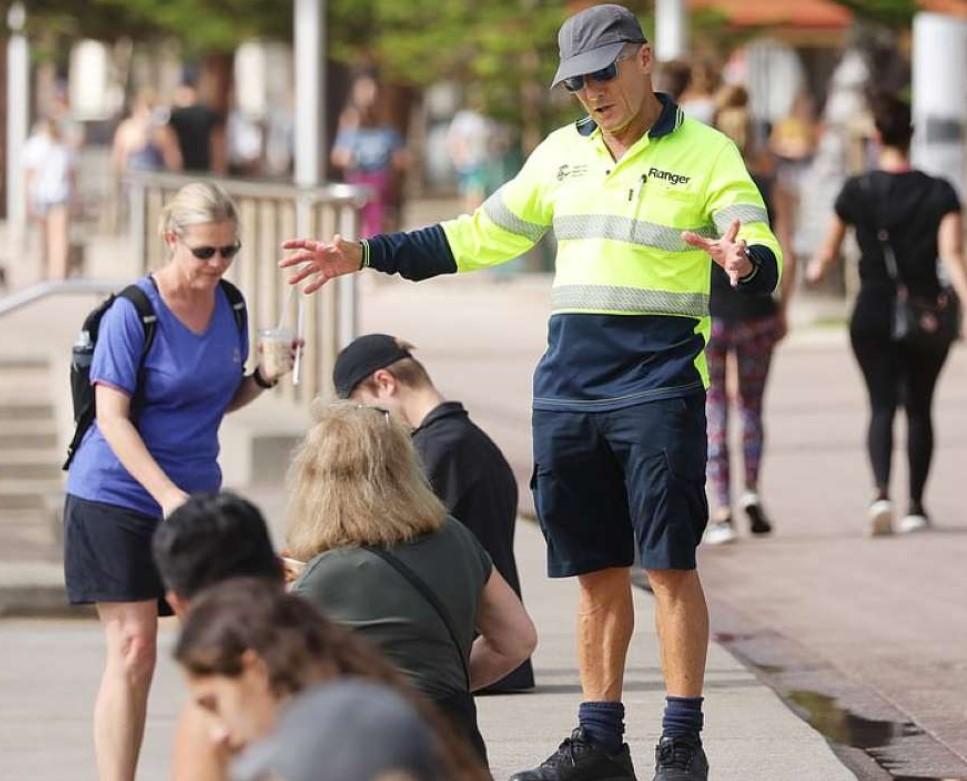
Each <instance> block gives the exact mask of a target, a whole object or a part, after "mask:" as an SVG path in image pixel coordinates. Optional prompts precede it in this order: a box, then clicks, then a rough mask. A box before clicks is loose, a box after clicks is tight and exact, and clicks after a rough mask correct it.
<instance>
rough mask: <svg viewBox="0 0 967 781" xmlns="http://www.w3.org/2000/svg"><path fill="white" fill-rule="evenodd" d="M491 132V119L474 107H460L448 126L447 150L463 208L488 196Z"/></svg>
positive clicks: (473, 207)
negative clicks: (455, 173)
mask: <svg viewBox="0 0 967 781" xmlns="http://www.w3.org/2000/svg"><path fill="white" fill-rule="evenodd" d="M492 133H493V124H492V122H491V121H490V120H489V119H488V118H487V117H485V116H484V115H483V114H482V113H481V112H480V111H478V110H477V109H475V108H472V107H465V108H462V109H460V110H459V111H458V112H457V113H456V114H455V115H454V117H453V119H452V120H451V121H450V127H449V128H448V129H447V152H448V153H449V155H450V162H451V163H452V164H453V168H454V170H455V171H456V172H457V185H458V187H459V189H460V197H461V198H462V200H463V207H462V208H463V210H464V211H466V212H472V211H473V210H474V209H476V208H477V207H479V206H480V204H482V203H483V201H484V198H485V197H486V196H487V166H488V165H489V164H490V160H491V143H490V136H491V134H492Z"/></svg>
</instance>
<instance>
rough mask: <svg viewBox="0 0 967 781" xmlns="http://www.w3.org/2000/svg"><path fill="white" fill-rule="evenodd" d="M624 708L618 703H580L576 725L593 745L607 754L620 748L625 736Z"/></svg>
mask: <svg viewBox="0 0 967 781" xmlns="http://www.w3.org/2000/svg"><path fill="white" fill-rule="evenodd" d="M624 719H625V706H624V705H623V704H622V703H620V702H582V703H581V706H580V707H579V708H578V723H579V724H580V725H581V726H582V727H583V728H584V731H585V733H587V736H588V737H589V738H591V740H592V741H593V742H594V744H595V745H597V746H600V747H601V748H603V749H604V750H605V751H607V752H608V753H609V754H614V753H615V752H616V751H618V750H619V749H620V748H621V744H622V743H623V742H624V734H625V721H624Z"/></svg>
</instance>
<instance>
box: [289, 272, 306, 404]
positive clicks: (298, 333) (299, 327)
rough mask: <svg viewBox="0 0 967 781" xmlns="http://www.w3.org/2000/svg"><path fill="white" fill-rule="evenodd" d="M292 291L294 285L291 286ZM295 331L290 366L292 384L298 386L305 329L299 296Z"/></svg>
mask: <svg viewBox="0 0 967 781" xmlns="http://www.w3.org/2000/svg"><path fill="white" fill-rule="evenodd" d="M292 287H293V290H294V289H295V285H293V286H292ZM296 312H297V314H296V329H295V338H296V340H297V344H296V348H295V363H294V364H293V366H292V384H293V385H298V384H299V378H300V376H301V374H302V332H303V330H304V327H305V307H304V306H303V297H302V296H299V300H298V302H297V303H296Z"/></svg>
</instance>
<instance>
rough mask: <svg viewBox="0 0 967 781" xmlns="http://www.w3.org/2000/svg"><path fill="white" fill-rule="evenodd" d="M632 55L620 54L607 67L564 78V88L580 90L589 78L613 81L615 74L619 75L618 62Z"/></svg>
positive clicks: (574, 90)
mask: <svg viewBox="0 0 967 781" xmlns="http://www.w3.org/2000/svg"><path fill="white" fill-rule="evenodd" d="M629 56H631V55H628V54H619V55H618V56H617V57H616V58H615V61H614V62H612V63H611V64H610V65H608V66H607V67H605V68H602V69H601V70H599V71H595V72H594V73H586V74H583V75H581V76H571V77H569V78H566V79H564V81H562V82H561V83H562V84H563V85H564V89H566V90H567V91H568V92H580V91H581V90H583V89H584V84H585V82H586V80H587V79H594V80H595V81H611V80H612V79H613V78H614V77H615V76H617V75H618V63H619V62H621V61H622V60H626V59H628V57H629Z"/></svg>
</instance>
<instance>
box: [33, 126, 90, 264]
mask: <svg viewBox="0 0 967 781" xmlns="http://www.w3.org/2000/svg"><path fill="white" fill-rule="evenodd" d="M22 160H23V167H24V174H25V189H26V191H27V213H28V214H29V215H30V216H31V217H32V218H33V219H34V220H36V221H37V222H38V223H39V224H40V227H41V237H42V247H43V249H42V255H41V257H42V265H43V276H44V277H45V278H46V279H50V280H55V281H56V280H62V279H66V278H67V272H68V268H67V262H68V256H69V254H70V217H71V209H72V208H73V204H74V199H75V197H76V191H77V157H76V153H75V151H74V149H73V148H72V147H71V146H70V145H69V144H68V143H67V141H66V140H65V139H64V135H63V132H62V130H61V127H60V124H59V123H58V122H56V121H55V120H53V119H50V118H44V119H42V120H40V122H38V123H37V126H36V127H35V128H34V132H33V133H32V134H31V136H30V138H28V139H27V143H26V144H24V148H23V158H22Z"/></svg>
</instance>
